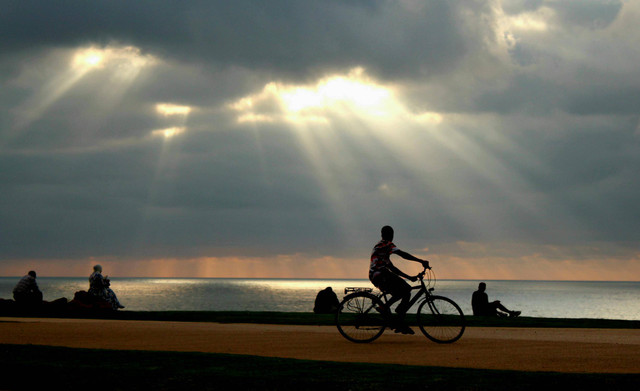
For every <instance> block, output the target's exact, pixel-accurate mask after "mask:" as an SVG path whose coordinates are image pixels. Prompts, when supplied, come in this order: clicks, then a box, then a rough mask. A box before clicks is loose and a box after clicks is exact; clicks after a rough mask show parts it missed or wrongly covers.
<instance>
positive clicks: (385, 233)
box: [381, 225, 393, 241]
mask: <svg viewBox="0 0 640 391" xmlns="http://www.w3.org/2000/svg"><path fill="white" fill-rule="evenodd" d="M381 233H382V239H383V240H389V241H392V240H393V228H391V227H390V226H388V225H385V226H384V227H382V230H381Z"/></svg>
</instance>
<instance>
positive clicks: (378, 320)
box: [336, 292, 386, 343]
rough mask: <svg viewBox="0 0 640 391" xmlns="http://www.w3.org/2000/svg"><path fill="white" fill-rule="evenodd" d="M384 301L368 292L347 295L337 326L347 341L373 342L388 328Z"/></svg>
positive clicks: (341, 307)
mask: <svg viewBox="0 0 640 391" xmlns="http://www.w3.org/2000/svg"><path fill="white" fill-rule="evenodd" d="M381 308H384V307H383V306H382V300H380V299H379V298H378V297H377V296H374V295H372V294H370V293H367V292H356V293H353V294H351V295H347V296H346V297H345V298H344V300H342V303H340V306H339V307H338V312H337V313H336V326H337V327H338V331H340V334H342V335H343V336H344V337H345V338H346V339H348V340H349V341H352V342H356V343H366V342H371V341H373V340H375V339H376V338H378V337H379V336H381V335H382V333H383V332H384V329H385V328H386V321H385V318H386V317H385V314H383V313H381V312H380V309H381Z"/></svg>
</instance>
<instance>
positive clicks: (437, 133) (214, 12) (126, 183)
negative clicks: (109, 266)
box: [0, 0, 640, 259]
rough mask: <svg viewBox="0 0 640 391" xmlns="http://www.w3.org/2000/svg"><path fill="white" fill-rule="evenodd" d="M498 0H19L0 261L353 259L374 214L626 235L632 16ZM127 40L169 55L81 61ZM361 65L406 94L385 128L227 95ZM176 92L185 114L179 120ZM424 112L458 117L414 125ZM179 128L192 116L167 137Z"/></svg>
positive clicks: (411, 244) (6, 44) (448, 231)
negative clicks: (121, 64)
mask: <svg viewBox="0 0 640 391" xmlns="http://www.w3.org/2000/svg"><path fill="white" fill-rule="evenodd" d="M500 5H501V3H500V2H481V1H480V2H454V1H409V0H407V1H322V2H301V1H284V0H277V1H268V2H264V1H187V2H174V1H136V2H114V1H92V2H86V1H77V2H75V1H67V2H43V1H15V2H5V4H3V7H2V11H0V49H1V50H0V83H1V85H0V87H1V89H0V168H1V169H0V183H1V184H2V191H1V192H0V221H2V224H1V225H0V243H1V247H2V249H3V256H4V257H8V258H13V259H22V258H40V257H41V258H63V257H67V258H80V259H84V258H87V257H91V256H114V257H143V258H144V257H176V258H183V257H198V256H221V255H239V256H249V255H250V256H274V255H277V254H294V253H296V252H300V253H307V254H311V253H312V254H320V255H331V256H341V255H345V254H349V255H352V254H363V253H366V251H367V250H368V248H369V246H370V245H371V243H370V242H371V241H372V240H375V238H376V237H377V234H378V229H379V226H380V225H382V224H392V225H394V226H396V229H397V232H398V233H399V234H401V236H400V237H399V241H400V243H402V247H403V248H407V249H410V248H424V247H426V246H427V244H428V243H433V244H434V245H435V244H439V245H442V248H445V247H447V244H449V243H453V242H456V241H470V242H483V241H487V242H497V241H505V242H510V241H519V242H525V243H527V246H528V247H527V248H534V249H535V247H536V246H537V245H541V244H557V245H562V246H567V247H568V248H570V247H571V246H572V245H573V244H575V243H582V244H583V243H587V242H590V241H594V242H597V241H609V242H610V243H616V242H625V244H624V246H626V248H633V247H634V246H635V245H636V244H637V242H638V232H640V226H639V224H640V215H639V212H638V207H637V205H636V200H637V198H638V196H640V185H639V184H638V181H637V179H636V176H637V171H638V167H640V161H639V158H638V156H640V145H639V143H640V138H639V136H640V134H639V131H638V120H639V118H638V112H639V109H640V107H639V106H638V102H640V92H639V91H640V84H638V80H640V74H639V72H640V71H639V70H638V69H640V68H638V67H637V66H636V65H635V64H637V62H636V60H640V54H639V52H638V50H637V48H636V47H637V46H636V40H635V38H636V37H637V38H640V35H639V34H638V31H637V27H636V26H635V22H633V23H632V22H629V20H630V19H633V18H630V17H629V15H631V16H633V15H634V14H633V13H634V12H636V11H637V10H635V8H631V7H630V6H629V5H628V4H627V3H622V2H612V1H603V2H599V1H585V2H571V1H567V2H562V1H558V2H555V1H552V2H548V1H542V0H540V1H535V0H521V1H519V0H514V1H505V2H503V3H502V6H500ZM636 8H637V7H636ZM625 12H629V13H625ZM623 33H624V34H623ZM126 45H131V46H133V47H135V48H137V49H139V50H140V52H136V54H135V55H136V56H138V57H142V56H149V58H153V59H154V60H155V62H154V64H153V65H152V66H151V65H149V66H148V67H146V68H144V69H143V70H142V71H141V72H140V75H139V77H136V78H132V79H131V80H130V83H128V84H125V83H122V84H121V85H119V84H116V83H114V80H115V79H114V77H113V75H114V74H113V72H115V71H114V69H117V66H116V65H118V64H108V65H105V66H104V67H96V68H95V69H92V70H91V71H90V72H88V73H87V74H86V75H85V76H83V77H79V78H78V79H77V80H75V79H74V74H73V73H65V72H68V68H69V61H70V58H72V57H73V54H74V53H75V50H76V49H78V48H86V47H89V46H96V47H98V48H102V49H105V48H112V47H115V48H122V47H123V46H126ZM356 66H361V67H363V69H364V71H363V72H365V74H366V76H367V77H370V78H371V81H372V82H375V83H378V84H380V85H381V86H384V87H388V89H387V90H386V91H392V92H393V93H392V95H393V97H394V99H396V100H394V101H393V105H389V106H392V107H390V108H389V107H385V108H387V109H390V110H391V109H394V107H393V106H394V105H396V106H398V107H399V108H396V109H397V112H394V115H395V118H394V120H393V121H390V123H386V122H385V121H384V120H380V121H379V122H378V121H377V118H378V117H376V113H374V112H373V111H372V112H371V113H367V115H361V113H358V112H357V110H356V109H354V108H353V107H349V106H348V105H347V104H343V103H340V104H337V105H336V106H335V107H334V108H332V110H326V111H325V112H321V113H320V114H321V115H325V117H326V118H325V119H327V121H328V125H314V124H310V123H303V124H302V125H300V124H295V125H294V124H292V123H291V122H287V120H286V114H287V113H285V112H284V111H285V109H284V108H283V107H282V102H280V101H277V100H275V99H274V98H273V97H271V98H269V97H267V98H264V99H262V100H260V99H254V101H253V102H252V105H251V110H252V111H247V112H243V111H241V110H238V109H235V108H232V107H233V106H231V104H233V103H237V102H238V99H240V98H243V97H247V96H256V95H260V94H261V93H262V94H263V95H268V93H266V92H265V90H266V89H265V85H267V84H268V83H271V82H276V83H279V84H277V86H276V87H277V88H287V87H292V88H296V87H298V88H302V87H309V86H310V88H311V89H313V87H314V86H315V83H317V82H318V80H319V79H321V78H323V77H327V76H330V75H333V74H335V73H338V74H340V75H346V74H348V72H349V71H350V70H351V69H353V68H354V67H356ZM61 74H62V75H66V77H67V79H65V78H59V77H60V75H61ZM58 78H59V79H58ZM68 80H74V83H73V84H72V85H71V84H69V86H68V88H67V89H64V90H60V91H58V92H60V93H59V94H58V95H57V96H56V99H52V100H51V101H50V102H49V101H48V100H47V99H46V98H48V96H47V95H46V94H45V92H47V91H54V92H55V91H56V90H55V87H59V86H60V85H64V83H65V81H68ZM53 81H59V83H58V84H56V83H53ZM305 83H306V84H305ZM49 87H51V88H50V89H48V88H49ZM267 92H268V91H267ZM52 96H53V95H52ZM38 99H40V100H38ZM34 102H35V104H34ZM164 102H167V103H172V104H176V105H185V106H189V107H190V108H192V109H193V110H192V111H191V112H190V113H189V114H188V115H183V116H179V115H178V116H164V115H162V113H159V112H158V110H157V106H156V105H157V104H159V103H164ZM45 103H46V104H45ZM38 104H40V105H41V107H40V110H39V111H38V110H32V111H29V110H30V109H31V108H32V107H33V106H35V107H36V108H39V107H38ZM311 111H312V110H311ZM32 112H33V113H34V114H32ZM423 112H435V113H436V114H437V115H439V116H441V117H442V119H443V120H442V123H441V124H435V122H434V123H430V122H427V123H425V122H416V121H417V120H416V119H415V118H413V117H412V116H413V115H414V114H421V113H423ZM247 113H250V114H255V115H256V118H258V119H259V120H255V121H254V122H251V121H246V122H240V121H239V117H240V116H241V115H242V114H247ZM28 114H32V115H31V116H29V115H28ZM298 114H300V115H302V116H304V115H305V114H308V113H306V112H304V111H303V112H302V113H298ZM260 116H262V117H260ZM436 118H438V117H436ZM254 119H255V118H254ZM436 122H437V121H436ZM323 126H324V127H323ZM172 127H175V128H176V129H178V130H182V131H183V133H180V134H179V135H178V136H176V137H171V138H166V139H164V138H163V137H161V136H159V135H160V134H162V131H163V130H164V129H168V128H172ZM605 247H607V248H610V247H611V248H613V247H615V246H613V245H612V246H605ZM511 248H512V247H508V249H511ZM583 248H584V247H583ZM510 251H511V250H510ZM513 251H516V250H513ZM532 251H534V250H532ZM612 251H614V250H612ZM580 256H582V255H580ZM365 257H366V256H365ZM557 258H559V259H562V256H558V257H557Z"/></svg>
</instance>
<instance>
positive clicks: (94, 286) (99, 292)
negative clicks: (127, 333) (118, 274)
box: [89, 265, 124, 310]
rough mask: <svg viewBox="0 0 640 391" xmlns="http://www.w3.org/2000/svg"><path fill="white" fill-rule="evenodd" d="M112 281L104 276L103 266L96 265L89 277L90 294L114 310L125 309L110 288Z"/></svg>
mask: <svg viewBox="0 0 640 391" xmlns="http://www.w3.org/2000/svg"><path fill="white" fill-rule="evenodd" d="M110 286H111V280H109V278H108V277H103V276H102V266H100V265H95V266H94V267H93V273H91V276H89V293H90V294H92V295H94V296H96V297H98V298H100V299H102V300H105V301H107V302H109V303H110V304H111V307H112V308H113V309H114V310H117V309H118V308H124V306H123V305H122V304H120V302H119V301H118V298H117V297H116V294H115V292H114V291H113V290H112V289H111V288H110Z"/></svg>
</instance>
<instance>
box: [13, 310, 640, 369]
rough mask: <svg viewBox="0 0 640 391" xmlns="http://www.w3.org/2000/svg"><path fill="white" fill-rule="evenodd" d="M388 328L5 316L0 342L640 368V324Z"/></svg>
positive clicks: (488, 365)
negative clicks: (371, 335)
mask: <svg viewBox="0 0 640 391" xmlns="http://www.w3.org/2000/svg"><path fill="white" fill-rule="evenodd" d="M416 332H417V333H416V335H414V336H405V335H397V334H394V333H393V332H390V331H387V332H385V334H384V335H383V336H382V337H381V338H380V339H378V340H376V341H375V342H373V343H370V344H354V343H352V342H349V341H347V340H346V339H344V338H343V337H342V336H340V334H339V333H338V331H337V330H336V329H335V327H328V326H289V325H264V324H220V323H192V322H155V321H124V320H91V319H49V318H47V319H40V318H0V343H3V344H33V345H50V346H66V347H74V348H93V349H116V350H152V351H153V350H156V351H184V352H189V351H191V352H209V353H229V354H246V355H256V356H265V357H283V358H296V359H307V360H328V361H338V362H341V361H344V362H371V363H387V364H406V365H425V366H444V367H457V368H476V369H505V370H522V371H554V372H567V373H636V374H637V373H640V330H635V329H634V330H629V329H548V328H530V329H526V328H486V327H474V328H468V329H467V330H466V332H465V334H464V336H463V337H462V339H461V340H460V341H458V342H456V343H454V344H452V345H439V344H436V343H433V342H431V341H429V340H428V339H426V338H425V337H424V336H423V335H422V334H421V333H420V332H419V330H417V328H416Z"/></svg>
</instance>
